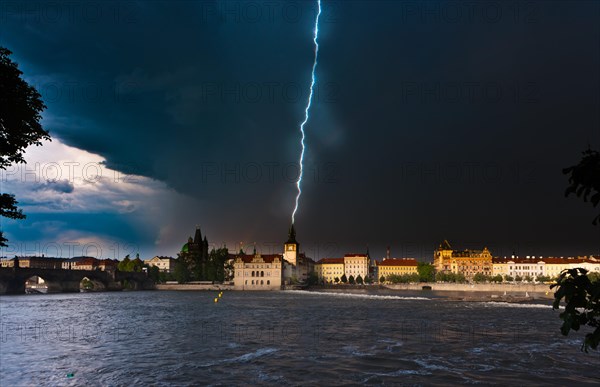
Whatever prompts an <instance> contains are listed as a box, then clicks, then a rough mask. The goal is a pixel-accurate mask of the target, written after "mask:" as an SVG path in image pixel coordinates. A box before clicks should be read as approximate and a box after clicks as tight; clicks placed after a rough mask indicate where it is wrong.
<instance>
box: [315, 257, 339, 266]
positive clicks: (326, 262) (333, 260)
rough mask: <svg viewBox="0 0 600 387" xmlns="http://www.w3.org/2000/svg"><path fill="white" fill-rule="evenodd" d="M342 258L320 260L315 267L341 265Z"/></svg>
mask: <svg viewBox="0 0 600 387" xmlns="http://www.w3.org/2000/svg"><path fill="white" fill-rule="evenodd" d="M343 263H344V258H322V259H320V260H319V261H318V262H317V265H322V264H330V265H331V264H343Z"/></svg>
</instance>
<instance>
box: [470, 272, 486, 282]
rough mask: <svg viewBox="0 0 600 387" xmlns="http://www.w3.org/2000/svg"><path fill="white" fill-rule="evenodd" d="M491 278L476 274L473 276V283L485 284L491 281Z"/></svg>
mask: <svg viewBox="0 0 600 387" xmlns="http://www.w3.org/2000/svg"><path fill="white" fill-rule="evenodd" d="M489 279H490V278H489V277H488V276H487V275H485V274H483V273H475V275H474V276H473V282H476V283H483V282H486V281H489Z"/></svg>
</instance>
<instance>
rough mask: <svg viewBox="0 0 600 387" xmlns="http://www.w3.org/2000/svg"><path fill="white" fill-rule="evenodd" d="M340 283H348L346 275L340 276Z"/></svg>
mask: <svg viewBox="0 0 600 387" xmlns="http://www.w3.org/2000/svg"><path fill="white" fill-rule="evenodd" d="M341 281H342V283H344V284H345V283H346V282H348V277H346V274H344V275H342V278H341Z"/></svg>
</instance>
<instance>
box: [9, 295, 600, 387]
mask: <svg viewBox="0 0 600 387" xmlns="http://www.w3.org/2000/svg"><path fill="white" fill-rule="evenodd" d="M390 294H391V295H390ZM423 294H425V295H427V297H422V295H423ZM216 296H217V293H216V292H207V291H204V292H202V291H200V292H175V291H154V292H152V291H148V292H115V293H80V294H51V295H23V296H3V297H0V323H1V331H0V334H1V336H0V345H1V347H0V385H1V386H20V385H48V386H58V385H66V386H71V385H72V386H75V385H88V386H105V385H108V386H115V385H140V386H145V385H223V386H225V385H227V386H229V385H282V384H284V385H300V384H302V385H352V384H370V385H453V384H496V385H503V386H504V385H515V384H517V385H524V384H535V385H544V384H547V385H572V384H578V385H585V384H589V385H598V384H599V383H600V354H599V353H598V352H590V353H589V354H586V353H583V352H581V350H580V344H581V340H582V333H581V332H579V333H576V334H575V335H573V334H572V335H570V336H569V337H564V336H562V335H561V334H560V332H559V326H560V320H559V319H558V312H557V311H553V310H552V308H551V306H549V305H548V302H546V304H535V305H523V304H501V303H491V302H457V301H450V300H447V299H444V298H438V297H437V296H436V295H435V294H433V293H426V292H423V293H421V292H393V293H387V294H372V293H368V294H351V295H348V294H346V295H343V294H332V293H320V292H315V293H308V292H302V291H297V292H225V293H224V294H223V297H222V299H221V301H220V302H218V303H214V298H215V297H216Z"/></svg>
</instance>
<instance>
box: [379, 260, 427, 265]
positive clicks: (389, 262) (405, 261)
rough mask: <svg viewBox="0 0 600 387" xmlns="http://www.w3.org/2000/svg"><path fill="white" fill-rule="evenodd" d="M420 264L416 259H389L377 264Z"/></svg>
mask: <svg viewBox="0 0 600 387" xmlns="http://www.w3.org/2000/svg"><path fill="white" fill-rule="evenodd" d="M417 265H418V262H417V260H416V259H414V258H388V259H385V260H383V261H379V262H377V266H417Z"/></svg>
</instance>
